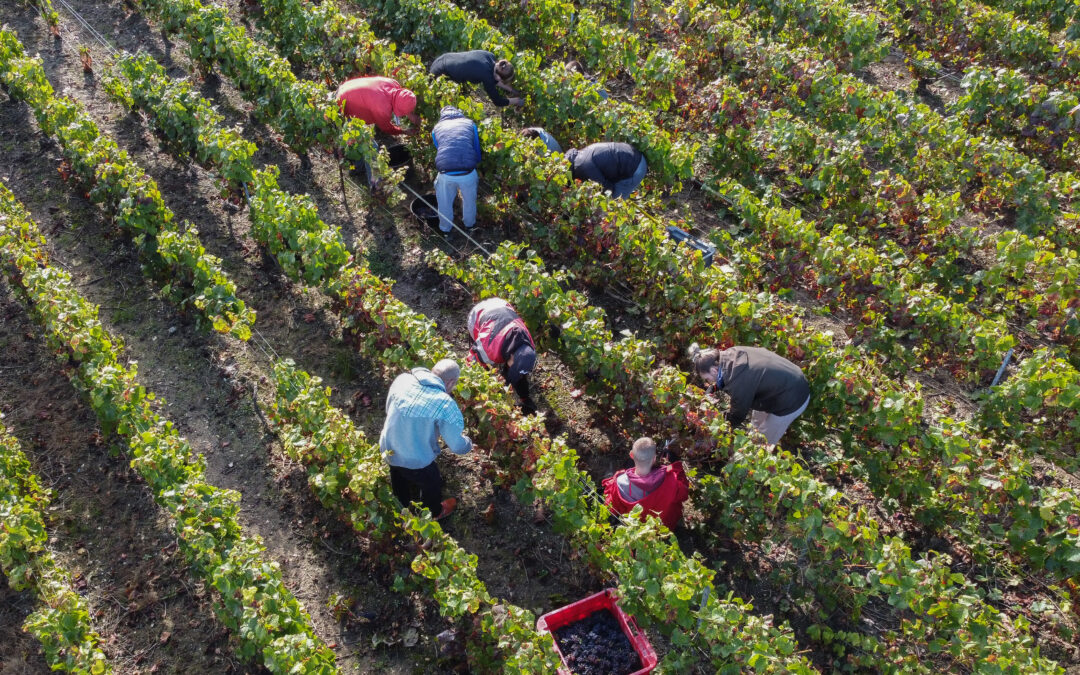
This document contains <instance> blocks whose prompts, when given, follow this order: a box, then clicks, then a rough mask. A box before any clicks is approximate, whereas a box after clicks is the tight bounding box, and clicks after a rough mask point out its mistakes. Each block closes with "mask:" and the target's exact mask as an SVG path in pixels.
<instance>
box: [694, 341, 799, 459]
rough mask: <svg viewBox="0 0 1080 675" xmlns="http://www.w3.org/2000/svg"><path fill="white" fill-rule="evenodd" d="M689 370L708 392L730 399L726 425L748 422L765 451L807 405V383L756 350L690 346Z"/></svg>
mask: <svg viewBox="0 0 1080 675" xmlns="http://www.w3.org/2000/svg"><path fill="white" fill-rule="evenodd" d="M689 352H690V359H691V360H692V361H693V362H694V370H695V371H696V372H697V374H698V376H699V377H701V379H702V380H704V381H705V383H706V384H708V385H709V386H710V387H715V388H716V389H717V390H719V391H723V392H725V393H727V394H728V395H729V396H730V397H731V408H730V410H729V411H728V414H727V420H728V423H730V424H731V427H732V428H733V429H734V428H737V427H739V426H741V425H742V424H743V422H745V421H746V418H747V416H749V417H750V422H751V424H753V425H754V428H755V429H757V430H758V431H759V432H761V433H762V434H763V435H764V436H765V439H766V440H767V441H768V442H769V445H770V446H774V445H776V444H777V443H778V442H779V441H780V437H781V436H783V435H784V432H785V431H787V428H788V427H789V426H790V425H791V423H792V422H794V421H795V418H797V417H798V416H799V415H801V414H803V412H804V411H805V410H806V407H807V406H808V405H810V383H809V382H807V381H806V376H805V375H803V372H802V370H800V369H799V367H798V366H796V365H795V364H794V363H792V362H791V361H788V360H787V359H785V358H784V357H782V356H780V355H778V354H774V353H772V352H770V351H769V350H767V349H762V348H760V347H738V346H736V347H730V348H728V349H725V350H723V351H721V350H718V349H704V350H703V349H701V348H700V347H698V345H697V343H694V344H692V345H690V350H689Z"/></svg>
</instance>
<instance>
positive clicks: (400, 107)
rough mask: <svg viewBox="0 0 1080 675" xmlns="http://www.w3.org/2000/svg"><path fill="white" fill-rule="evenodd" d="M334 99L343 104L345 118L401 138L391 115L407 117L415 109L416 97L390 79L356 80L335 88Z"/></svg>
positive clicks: (367, 78)
mask: <svg viewBox="0 0 1080 675" xmlns="http://www.w3.org/2000/svg"><path fill="white" fill-rule="evenodd" d="M337 99H338V101H339V102H343V103H344V104H345V114H346V115H348V116H349V117H358V118H360V119H362V120H364V121H365V122H367V123H368V124H374V125H375V126H376V127H378V128H379V131H381V132H383V133H385V134H395V135H396V134H403V133H405V130H404V129H402V128H401V127H399V126H397V125H396V124H394V121H393V120H394V115H398V116H399V117H400V116H403V115H408V114H409V113H411V112H412V111H413V110H415V109H416V95H415V94H413V93H412V92H411V91H409V90H408V89H406V88H405V87H403V86H401V85H400V84H398V82H397V80H392V79H390V78H389V77H355V78H353V79H351V80H346V81H345V82H343V83H342V84H341V86H340V87H338V90H337Z"/></svg>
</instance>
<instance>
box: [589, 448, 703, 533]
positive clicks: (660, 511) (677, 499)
mask: <svg viewBox="0 0 1080 675" xmlns="http://www.w3.org/2000/svg"><path fill="white" fill-rule="evenodd" d="M629 470H630V469H623V470H622V471H618V472H616V473H615V475H614V476H612V477H611V478H605V479H604V497H605V499H606V500H607V504H608V506H609V507H610V508H611V510H612V511H614V512H615V513H618V514H624V513H630V512H631V511H632V510H633V509H634V507H635V506H637V505H638V504H641V517H642V520H644V518H645V516H646V514H651V515H654V516H659V518H660V520H661V521H663V523H664V525H666V526H667V528H668V529H669V530H673V529H675V526H676V525H678V524H679V519H680V518H682V513H683V502H684V501H686V498H687V497H688V496H689V495H690V481H689V479H687V477H686V473H685V472H684V471H683V465H682V462H673V463H671V464H668V465H667V466H662V467H658V468H656V469H653V470H654V471H663V472H665V473H666V475H665V476H664V482H663V483H661V484H660V486H659V487H657V488H656V489H655V490H653V491H652V492H650V493H649V494H647V495H645V497H643V498H642V499H639V500H637V501H629V500H627V499H625V498H623V496H622V492H620V491H619V486H618V483H617V481H618V478H619V476H620V475H621V474H624V473H626V472H627V471H629Z"/></svg>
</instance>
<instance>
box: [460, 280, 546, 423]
mask: <svg viewBox="0 0 1080 675" xmlns="http://www.w3.org/2000/svg"><path fill="white" fill-rule="evenodd" d="M468 330H469V339H470V340H472V343H473V344H472V347H471V348H470V350H469V357H468V359H467V360H466V363H469V362H472V361H479V362H481V363H484V364H486V365H489V366H502V375H503V379H505V380H506V382H507V384H509V385H510V386H511V387H513V388H514V392H515V393H517V395H518V397H519V398H520V399H521V409H522V411H523V412H524V413H525V414H526V415H531V414H533V413H534V412H536V403H534V402H533V400H532V396H531V395H530V394H529V373H530V372H532V369H533V367H535V366H536V344H535V343H534V342H533V339H532V335H531V334H530V333H529V328H528V326H526V325H525V322H524V321H522V319H521V317H520V316H518V313H517V312H516V311H515V310H514V308H513V306H511V304H510V303H509V302H507V301H505V300H503V299H501V298H488V299H487V300H484V301H483V302H481V303H479V304H477V305H476V306H475V307H473V308H472V311H470V312H469V321H468Z"/></svg>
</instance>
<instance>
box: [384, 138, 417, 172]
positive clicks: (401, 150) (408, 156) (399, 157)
mask: <svg viewBox="0 0 1080 675" xmlns="http://www.w3.org/2000/svg"><path fill="white" fill-rule="evenodd" d="M386 154H387V155H389V156H390V168H391V169H400V168H402V167H405V180H412V179H413V178H414V177H415V175H416V171H415V170H414V169H413V165H412V153H411V152H409V149H408V148H407V147H405V146H404V145H401V144H400V143H399V144H397V145H388V146H386Z"/></svg>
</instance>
